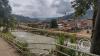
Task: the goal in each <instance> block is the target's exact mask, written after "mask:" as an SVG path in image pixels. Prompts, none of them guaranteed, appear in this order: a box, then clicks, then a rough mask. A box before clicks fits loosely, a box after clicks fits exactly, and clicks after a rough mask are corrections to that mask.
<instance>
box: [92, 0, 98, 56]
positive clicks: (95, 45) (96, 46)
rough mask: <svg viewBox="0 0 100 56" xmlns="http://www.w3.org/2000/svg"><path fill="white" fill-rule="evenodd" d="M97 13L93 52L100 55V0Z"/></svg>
mask: <svg viewBox="0 0 100 56" xmlns="http://www.w3.org/2000/svg"><path fill="white" fill-rule="evenodd" d="M96 3H97V8H98V9H97V15H96V22H95V28H94V30H95V31H94V34H93V38H92V46H91V53H94V54H98V55H100V36H99V35H100V0H97V2H96Z"/></svg>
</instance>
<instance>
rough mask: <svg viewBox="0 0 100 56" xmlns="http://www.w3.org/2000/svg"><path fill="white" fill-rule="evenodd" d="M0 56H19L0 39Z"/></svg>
mask: <svg viewBox="0 0 100 56" xmlns="http://www.w3.org/2000/svg"><path fill="white" fill-rule="evenodd" d="M0 56H19V55H18V54H17V53H16V50H15V49H14V48H12V46H11V45H9V44H8V43H7V42H6V41H5V40H4V39H2V38H0Z"/></svg>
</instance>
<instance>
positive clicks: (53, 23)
mask: <svg viewBox="0 0 100 56" xmlns="http://www.w3.org/2000/svg"><path fill="white" fill-rule="evenodd" d="M50 28H58V24H57V20H56V19H52V20H51V22H50Z"/></svg>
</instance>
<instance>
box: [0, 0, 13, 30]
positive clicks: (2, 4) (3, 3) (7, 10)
mask: <svg viewBox="0 0 100 56" xmlns="http://www.w3.org/2000/svg"><path fill="white" fill-rule="evenodd" d="M11 18H12V15H11V7H10V5H9V1H8V0H0V26H2V27H4V31H8V29H9V27H8V24H9V23H10V19H11Z"/></svg>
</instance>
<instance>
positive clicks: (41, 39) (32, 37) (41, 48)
mask: <svg viewBox="0 0 100 56" xmlns="http://www.w3.org/2000/svg"><path fill="white" fill-rule="evenodd" d="M12 34H13V35H14V36H16V37H17V38H16V39H19V40H20V41H26V42H27V43H28V44H29V46H28V47H29V48H33V49H31V52H32V53H37V54H43V53H44V54H48V51H50V50H52V49H54V48H55V46H54V45H45V44H44V45H43V44H32V43H48V44H55V39H54V38H51V37H46V36H41V35H36V34H32V33H30V32H24V31H18V32H12Z"/></svg>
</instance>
